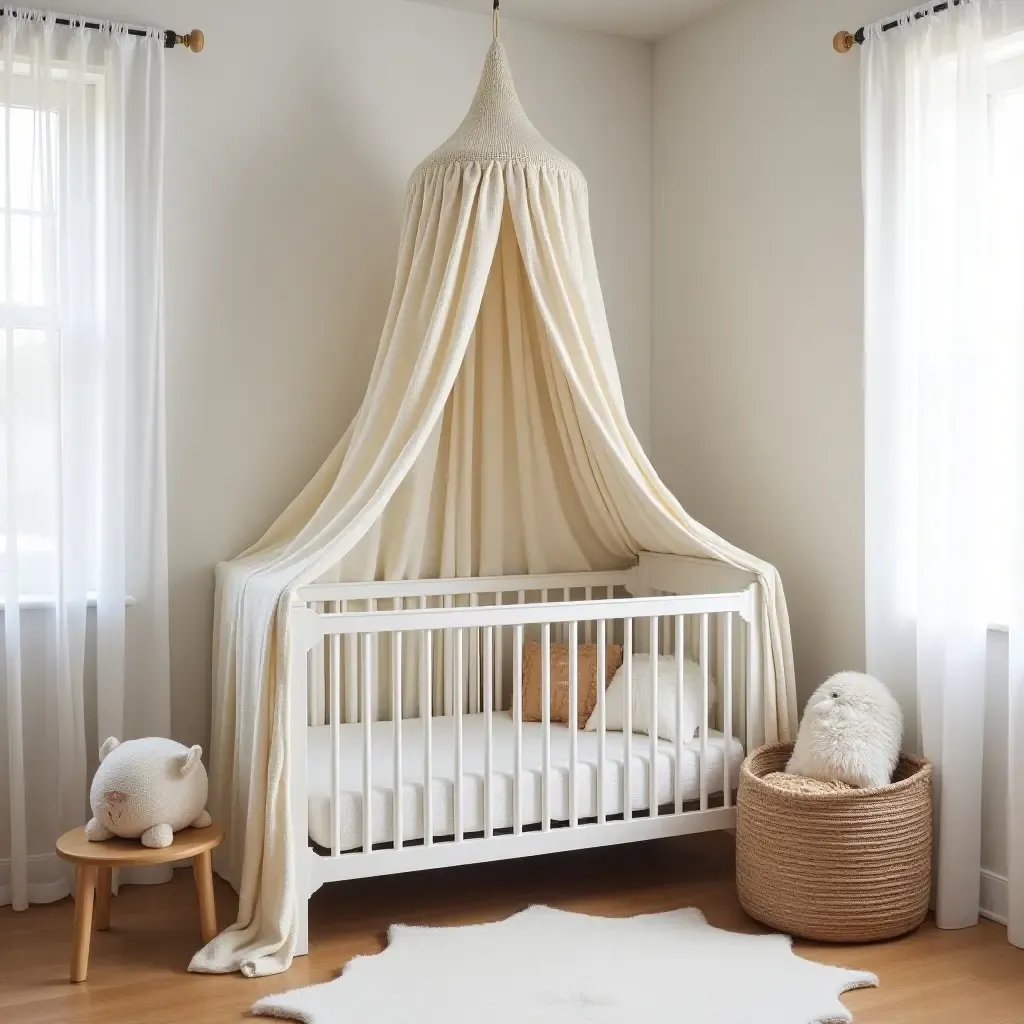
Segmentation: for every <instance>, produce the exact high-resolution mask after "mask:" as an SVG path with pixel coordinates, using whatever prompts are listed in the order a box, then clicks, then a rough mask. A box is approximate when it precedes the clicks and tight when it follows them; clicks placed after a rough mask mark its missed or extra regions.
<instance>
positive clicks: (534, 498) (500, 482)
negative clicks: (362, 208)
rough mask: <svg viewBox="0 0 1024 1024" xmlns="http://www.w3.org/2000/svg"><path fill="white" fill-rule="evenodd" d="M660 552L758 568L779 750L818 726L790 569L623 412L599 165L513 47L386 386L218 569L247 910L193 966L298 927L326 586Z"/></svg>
mask: <svg viewBox="0 0 1024 1024" xmlns="http://www.w3.org/2000/svg"><path fill="white" fill-rule="evenodd" d="M640 551H656V552H667V553H674V554H684V555H693V556H699V557H705V558H708V559H714V560H718V561H721V562H726V563H728V564H730V565H733V566H737V567H739V568H742V569H744V570H748V571H752V572H754V573H756V574H757V576H758V578H759V580H760V583H761V587H762V589H763V593H764V598H765V600H764V602H763V608H764V622H763V626H764V629H763V635H764V637H765V692H764V706H765V722H764V732H765V737H766V739H767V740H768V741H769V742H771V741H776V740H786V739H789V738H791V737H792V736H793V735H794V734H795V729H796V697H795V690H794V683H793V660H792V651H791V643H790V633H789V618H788V614H787V611H786V604H785V598H784V596H783V591H782V584H781V582H780V580H779V576H778V574H777V572H776V571H775V569H774V568H772V566H770V565H768V564H766V563H764V562H761V561H759V560H758V559H756V558H753V557H752V556H750V555H748V554H746V553H744V552H742V551H740V550H739V549H737V548H735V547H733V546H732V545H730V544H728V543H727V542H725V541H724V540H722V539H720V538H719V537H717V536H715V535H714V534H713V533H711V532H710V531H709V530H707V529H705V528H704V527H703V526H701V525H700V524H699V523H696V522H695V521H694V520H693V519H691V518H690V517H689V516H688V515H687V514H686V513H685V512H684V511H683V509H682V508H681V507H680V505H679V503H678V501H676V499H675V498H674V497H673V495H672V494H671V493H670V492H669V490H668V489H667V488H666V487H665V486H664V484H662V482H661V481H660V480H659V479H658V475H657V474H656V473H655V471H654V469H653V467H652V466H651V464H650V462H649V461H648V459H647V456H646V455H645V454H644V452H643V450H642V448H641V447H640V444H639V442H638V441H637V439H636V436H635V435H634V434H633V431H632V429H631V428H630V425H629V421H628V419H627V417H626V409H625V405H624V403H623V399H622V391H621V387H620V383H619V377H618V372H617V370H616V365H615V357H614V354H613V350H612V343H611V338H610V336H609V332H608V324H607V320H606V316H605V308H604V300H603V298H602V295H601V285H600V282H599V280H598V274H597V266H596V264H595V260H594V250H593V244H592V240H591V235H590V218H589V210H588V199H587V185H586V182H585V180H584V178H583V175H582V174H581V173H580V171H579V169H578V168H577V167H576V166H575V165H574V164H573V163H572V162H571V161H569V160H568V159H567V158H566V157H564V156H563V155H562V154H561V153H559V152H558V151H557V150H556V149H554V148H553V147H552V146H551V145H550V144H548V143H547V142H545V140H544V139H543V138H541V136H540V134H539V133H538V132H537V130H536V129H535V128H534V126H533V125H532V124H531V123H530V120H529V119H528V118H527V116H526V114H525V112H524V111H523V108H522V106H521V105H520V102H519V99H518V97H517V95H516V91H515V87H514V85H513V83H512V78H511V74H510V72H509V66H508V59H507V57H506V54H505V50H504V47H503V46H502V45H501V43H500V42H499V41H498V40H497V38H496V39H495V42H494V45H493V46H492V47H491V49H490V52H489V53H488V56H487V61H486V63H485V65H484V70H483V76H482V78H481V80H480V85H479V88H478V89H477V93H476V97H475V98H474V100H473V104H472V107H471V108H470V111H469V114H468V115H467V117H466V119H465V120H464V121H463V123H462V125H461V126H460V128H459V129H458V131H457V132H456V133H455V135H453V136H452V138H451V139H449V140H448V142H446V143H445V144H444V145H443V146H441V148H440V149H438V150H437V151H436V152H434V153H433V154H432V155H431V156H429V157H428V158H427V159H426V160H425V161H424V162H423V163H422V164H421V165H420V166H419V167H418V168H417V169H416V170H415V172H414V173H413V175H412V178H411V180H410V182H409V187H408V196H407V203H406V212H405V223H404V228H403V232H402V242H401V252H400V255H399V261H398V269H397V274H396V280H395V288H394V293H393V297H392V301H391V307H390V310H389V312H388V316H387V321H386V323H385V325H384V331H383V335H382V338H381V342H380V348H379V351H378V354H377V359H376V362H375V365H374V367H373V372H372V374H371V377H370V382H369V386H368V387H367V392H366V397H365V398H364V400H363V403H362V406H361V408H360V409H359V412H358V414H357V415H356V418H355V420H354V421H353V423H352V424H351V426H350V427H349V429H348V431H347V432H346V434H345V436H344V437H343V438H342V439H341V441H340V442H339V443H338V445H337V447H336V448H335V449H334V451H333V452H332V453H331V456H330V457H329V458H328V460H327V462H326V463H325V464H324V465H323V467H322V468H321V469H320V471H319V472H318V473H317V475H316V476H315V477H314V478H313V480H312V481H311V482H310V483H309V484H308V486H307V487H306V488H305V489H304V490H303V491H302V493H301V494H300V495H299V496H298V497H297V498H296V499H295V501H293V502H292V504H291V505H290V506H289V508H288V509H287V510H286V511H285V512H284V514H283V515H282V516H281V517H280V519H278V520H277V522H276V523H274V525H273V526H272V527H271V528H270V530H269V531H268V532H267V533H266V535H265V536H264V537H263V538H262V539H261V540H260V541H259V542H258V543H257V544H256V545H255V546H254V547H252V548H250V549H249V550H248V551H247V552H245V553H244V554H243V555H242V556H241V557H240V558H238V559H236V560H235V561H233V562H229V563H226V564H222V565H220V566H218V569H217V595H216V622H215V627H214V628H215V636H214V693H213V736H212V751H211V755H212V756H211V771H210V777H211V798H210V806H211V809H212V811H213V813H214V815H215V816H216V817H217V818H218V819H219V820H220V821H222V822H223V823H224V824H225V825H226V827H227V842H226V843H225V846H224V848H223V855H222V858H221V860H220V862H219V863H218V870H219V871H220V872H221V873H222V874H224V875H225V876H226V877H227V878H228V880H229V881H230V882H231V883H232V884H233V885H234V886H235V887H236V888H237V889H238V890H239V896H240V902H239V913H238V921H237V923H236V924H235V925H233V926H231V928H229V929H227V930H226V931H225V932H224V933H223V934H222V935H220V936H218V937H217V938H216V939H215V940H214V941H213V942H211V943H210V944H209V945H208V946H207V947H206V948H205V949H203V950H201V951H200V952H199V953H198V954H196V957H195V959H194V960H193V962H192V970H199V971H232V970H239V969H240V970H242V971H244V972H245V973H246V974H250V975H261V974H270V973H274V972H277V971H281V970H284V969H286V968H287V967H288V965H289V964H290V962H291V957H292V952H293V949H294V942H295V929H296V905H297V904H296V898H295V897H296V894H295V871H294V865H293V864H292V863H291V853H290V850H291V844H290V836H289V816H288V808H287V800H288V787H287V779H286V777H285V776H286V768H285V766H286V763H287V758H286V743H287V736H288V731H287V728H286V722H287V707H288V701H287V698H286V689H287V688H286V686H285V685H284V683H285V666H286V665H287V653H288V646H289V635H288V616H287V608H288V606H289V604H290V602H291V600H292V597H293V595H294V593H295V590H296V589H297V588H298V587H300V586H302V585H305V584H308V583H310V582H311V581H315V580H319V579H346V580H372V579H415V578H429V577H438V576H440V577H449V576H453V577H461V576H475V575H503V574H517V573H543V572H556V571H557V572H561V571H576V570H587V569H608V568H615V567H623V566H626V565H628V564H631V563H632V562H633V561H634V560H635V558H636V556H637V553H638V552H640Z"/></svg>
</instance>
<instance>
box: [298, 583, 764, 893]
mask: <svg viewBox="0 0 1024 1024" xmlns="http://www.w3.org/2000/svg"><path fill="white" fill-rule="evenodd" d="M559 579H560V587H559V588H558V589H559V590H560V596H561V597H562V600H555V601H551V600H549V599H547V598H548V596H549V595H548V591H549V589H551V588H548V587H546V586H544V585H543V583H540V584H539V583H538V578H537V577H522V578H508V577H503V578H501V579H500V580H474V581H466V580H457V581H443V580H442V581H429V582H427V583H424V582H422V581H416V582H415V584H407V583H403V584H391V583H388V584H384V583H379V584H338V585H334V584H318V585H316V586H314V587H310V588H306V589H304V590H302V591H300V592H299V594H298V598H299V599H300V603H297V604H296V605H294V606H293V607H292V609H291V611H290V627H291V628H290V636H291V649H290V651H289V666H290V669H289V679H288V683H289V687H290V699H291V704H290V716H291V730H290V744H289V758H290V765H289V768H290V773H289V778H290V790H289V792H290V797H291V800H290V803H291V812H290V813H291V815H292V824H293V830H294V834H295V836H296V837H297V841H300V842H301V849H300V850H297V851H296V852H297V854H298V856H297V858H296V860H297V862H298V864H299V873H300V889H301V890H304V891H305V893H307V894H309V893H312V892H313V891H315V889H316V888H318V887H319V885H321V884H323V883H324V882H325V881H332V880H336V879H343V878H355V877H363V876H368V875H378V874H390V873H394V872H398V871H407V870H418V869H422V868H433V867H442V866H448V865H454V864H466V863H473V862H479V861H487V860H497V859H503V858H507V857H520V856H530V855H532V854H535V853H545V852H551V851H554V850H559V849H570V848H581V847H588V846H599V845H608V844H613V843H620V842H628V841H633V840H638V839H646V838H654V837H658V836H667V835H679V834H683V833H686V832H693V831H704V830H707V829H712V828H725V827H729V826H731V825H732V823H733V821H734V815H735V811H734V808H733V806H732V804H733V791H734V788H735V784H736V781H737V779H736V778H735V775H736V773H735V772H734V771H733V770H732V767H731V765H730V753H731V750H730V743H731V742H732V737H733V736H734V735H735V734H737V733H739V734H740V735H744V739H745V740H747V741H749V738H750V736H751V735H752V733H751V729H750V725H749V723H748V721H747V712H748V708H749V706H750V705H751V703H752V700H754V699H759V698H757V697H756V696H755V695H757V693H758V691H759V690H760V657H761V651H760V643H761V641H760V631H759V627H760V606H759V596H758V593H759V592H758V590H757V587H756V585H752V586H749V587H747V588H746V589H744V590H739V591H734V592H729V593H721V594H705V595H672V594H652V595H651V596H613V595H617V594H619V593H621V592H622V588H623V587H624V586H625V585H626V584H627V583H630V584H631V585H632V586H633V587H634V589H638V588H637V585H636V578H635V576H629V575H628V574H626V573H608V574H602V575H601V576H600V577H598V576H597V575H596V574H580V575H579V577H578V578H577V577H576V576H572V577H560V578H559ZM530 593H532V594H534V595H535V596H536V598H537V599H535V600H532V601H531V600H528V594H530ZM488 595H489V596H488ZM483 601H488V602H490V603H482V602H483ZM388 602H390V607H382V604H385V603H388ZM432 604H433V606H431V605H432ZM410 605H412V606H411V607H410ZM343 609H345V610H343ZM530 638H532V639H534V640H535V641H536V642H538V643H539V644H540V648H541V652H540V666H541V697H540V707H541V722H540V723H539V728H540V731H541V744H540V758H539V760H540V763H539V766H533V767H528V766H527V765H526V764H525V763H524V736H525V735H526V732H527V729H528V728H530V729H536V727H537V726H536V725H534V724H532V723H524V720H523V692H522V686H523V651H524V645H525V643H526V641H527V639H530ZM613 642H614V643H616V644H620V645H621V646H622V658H623V666H624V673H623V674H624V677H625V695H624V701H623V705H622V708H623V714H624V719H625V720H624V723H623V727H622V729H621V731H619V730H617V731H616V732H615V733H613V732H612V731H611V730H610V729H609V727H608V713H609V708H608V698H607V694H606V693H605V689H604V686H603V685H598V686H597V691H596V696H597V706H596V708H595V714H596V717H597V727H596V733H597V735H596V741H595V742H596V751H597V753H596V764H594V763H593V760H591V761H589V762H587V763H583V762H582V761H581V757H580V744H581V737H582V733H581V731H580V728H579V725H578V711H579V707H578V684H579V673H580V665H579V658H578V654H577V650H578V644H579V643H592V644H594V645H595V646H596V659H597V670H596V678H597V679H598V680H604V679H605V678H606V677H607V671H606V670H607V667H608V666H607V663H606V655H607V651H608V649H609V648H608V645H609V644H611V643H613ZM557 643H562V644H565V645H566V648H567V658H568V675H569V682H568V712H567V718H568V722H567V724H566V725H565V726H558V728H559V729H560V730H563V732H560V733H559V737H560V740H559V742H560V744H561V743H562V739H561V737H562V736H563V734H564V730H567V731H568V737H567V741H565V743H564V744H563V745H562V746H560V747H559V751H558V758H565V760H566V763H565V764H564V767H563V766H562V764H561V762H559V765H556V764H555V760H556V758H555V750H554V747H553V740H552V737H553V723H552V720H551V700H550V694H551V687H552V678H551V652H552V649H553V647H554V645H555V644H557ZM691 651H692V653H693V657H694V660H696V661H697V663H698V665H699V666H700V690H701V693H700V714H699V737H698V739H697V741H695V742H696V744H697V745H698V746H699V759H698V760H699V788H698V790H697V792H696V794H694V795H691V797H690V798H687V796H686V793H685V792H684V784H683V778H682V776H683V771H682V766H683V763H684V748H685V747H686V746H687V744H688V743H690V742H691V738H687V737H685V736H684V728H683V718H684V706H685V699H684V689H685V680H684V658H683V654H684V653H686V654H687V655H689V653H690V652H691ZM639 654H648V655H649V656H650V658H651V661H652V662H654V663H656V661H657V656H658V655H659V654H667V655H675V659H676V660H675V664H676V672H675V680H674V687H675V692H674V700H675V714H676V719H675V725H676V728H675V740H674V745H673V746H671V747H666V745H665V741H660V740H659V738H658V732H659V710H660V709H659V698H658V689H659V688H658V687H657V686H654V687H652V695H653V696H652V700H651V701H650V704H649V707H648V709H647V714H648V718H647V721H646V722H643V723H635V722H633V721H632V712H633V692H632V691H633V686H634V677H633V668H634V663H635V660H636V658H637V656H638V655H639ZM734 662H738V663H739V664H740V666H741V671H740V673H739V674H737V673H736V672H734ZM713 663H714V664H715V665H716V668H717V672H716V680H717V683H718V686H719V688H720V689H719V701H718V704H717V707H716V708H714V709H713V708H712V701H711V696H710V695H711V679H712V665H713ZM737 679H739V680H741V683H740V686H739V688H738V690H737V692H735V693H734V690H735V689H736V686H735V683H736V681H737ZM320 689H322V691H323V693H324V695H325V696H324V700H325V704H326V706H325V708H324V713H323V716H322V720H323V723H324V724H325V725H326V726H327V728H328V731H329V740H330V766H331V768H330V771H331V781H330V800H329V806H330V837H329V844H327V843H324V845H323V846H322V847H316V848H314V847H313V846H309V845H307V844H306V842H305V837H306V836H307V835H308V834H309V803H308V801H309V794H308V791H307V776H306V767H307V766H306V758H307V737H308V732H307V721H308V715H309V695H310V693H311V692H314V691H315V692H319V691H320ZM439 705H440V706H439ZM439 712H442V714H439ZM713 712H714V714H715V715H716V716H717V725H718V726H719V727H720V729H721V732H722V734H723V735H724V740H723V741H722V742H723V755H722V758H723V766H722V777H721V784H720V785H719V783H718V782H716V783H715V791H714V793H713V792H712V788H711V785H710V782H709V768H708V764H709V759H708V749H709V748H708V744H709V730H710V728H711V726H712V715H713ZM467 715H473V716H474V718H473V726H474V728H475V729H478V728H480V727H481V722H482V744H481V746H482V763H481V764H479V765H478V764H477V763H476V761H475V760H474V761H473V766H471V767H469V768H467V763H468V762H467V758H468V757H469V754H470V749H469V744H468V742H467V738H466V728H467V721H468V719H467ZM499 716H500V717H499ZM509 719H511V730H512V747H513V754H512V767H511V770H510V771H509V772H506V773H501V772H499V771H497V770H496V767H495V765H496V750H497V749H498V746H497V742H496V732H495V730H496V726H497V725H498V724H500V725H501V726H502V728H503V729H506V730H507V728H508V722H509ZM441 727H443V728H444V737H443V738H447V737H450V736H453V741H452V742H453V743H454V777H453V778H452V779H451V780H448V781H450V782H451V798H450V802H448V800H447V796H446V790H445V789H444V785H443V784H444V783H445V781H446V780H445V779H443V778H442V776H441V772H442V771H443V770H445V769H444V768H443V766H442V767H441V768H439V761H438V758H439V748H438V745H437V743H438V736H439V730H440V729H441ZM641 728H642V731H643V732H645V733H646V735H634V729H641ZM343 730H344V731H345V741H344V742H346V743H352V742H356V743H358V745H359V746H360V748H361V750H360V754H361V777H360V780H359V787H358V793H357V794H353V793H351V792H349V793H348V794H347V798H348V799H351V800H355V797H356V796H358V813H355V812H354V811H351V807H350V812H351V813H350V814H349V816H348V818H347V819H346V820H347V821H348V822H349V827H350V828H351V823H352V821H353V820H358V821H359V822H360V824H361V838H360V845H359V846H358V848H353V846H354V844H353V843H352V842H348V843H346V841H345V840H344V837H343V835H342V800H343V795H344V794H343V786H342V763H343V758H344V756H345V755H346V754H347V755H348V756H349V757H351V751H350V750H347V749H345V748H343V736H342V733H343ZM382 730H383V731H382ZM413 732H415V736H413V737H412V738H413V739H416V738H418V739H419V742H420V745H421V747H422V751H421V756H415V757H410V756H409V753H408V752H409V750H410V749H412V748H411V747H407V745H406V743H404V742H403V740H404V738H405V737H406V736H407V735H409V736H412V733H413ZM620 733H621V735H620ZM474 735H478V733H474ZM503 735H505V736H507V732H506V733H504V734H503ZM530 735H531V736H533V737H535V736H536V733H535V732H531V733H530ZM382 736H383V737H384V739H385V740H386V741H387V742H389V743H390V744H391V757H390V759H389V760H388V762H387V763H388V768H387V770H386V772H385V774H388V775H390V780H389V779H387V778H385V779H383V780H382V779H377V780H376V782H375V777H374V776H375V772H377V773H378V774H380V773H382V768H381V762H380V760H379V759H377V760H375V758H374V745H375V743H376V742H380V738H381V737H382ZM353 737H358V739H356V740H354V739H353ZM613 739H614V741H615V742H614V744H613V743H612V740H613ZM410 742H412V740H410ZM446 742H447V739H446ZM613 745H614V746H615V749H616V751H617V754H616V755H615V757H613V756H612V754H611V749H612V747H613ZM504 749H505V750H507V747H506V748H504ZM474 750H475V751H476V752H475V753H473V758H474V759H475V758H476V757H477V753H478V748H474ZM669 754H671V757H672V759H673V761H672V763H673V764H674V768H673V769H672V771H673V773H674V774H673V777H672V782H671V786H670V791H669V793H668V794H667V796H666V793H665V792H663V791H662V790H661V789H660V787H659V783H660V780H661V778H662V775H661V774H660V773H659V764H664V763H665V761H664V759H665V758H666V757H667V756H669ZM690 756H692V748H691V755H690ZM644 759H646V768H645V766H644ZM659 759H661V760H659ZM645 770H646V772H647V785H646V786H643V785H642V783H641V777H640V776H637V775H636V773H637V772H641V773H642V772H643V771H645ZM588 773H589V774H588ZM585 775H586V778H584V776H585ZM508 776H510V777H511V781H510V785H509V778H508ZM563 778H564V780H565V787H566V793H567V795H566V797H565V798H564V799H563V797H562V796H561V795H558V796H557V799H556V783H557V786H558V787H559V788H558V794H561V793H562V789H561V788H560V787H561V786H562V781H561V780H562V779H563ZM389 781H390V786H389V785H388V782H389ZM581 781H583V782H585V783H586V785H581ZM538 783H539V787H540V796H539V801H538V800H536V799H535V797H536V785H537V784H538ZM591 783H593V787H594V788H593V789H592V790H591V789H589V788H588V786H589V785H590V784H591ZM634 783H635V784H634ZM439 787H440V795H439ZM530 787H533V788H530ZM410 790H411V791H412V794H413V795H409V791H410ZM388 793H390V797H389V798H390V800H391V806H390V811H388V808H387V805H386V799H387V798H388V796H387V794H388ZM479 793H482V815H481V817H480V818H479V819H476V818H473V819H471V818H470V817H469V816H468V812H467V794H471V795H473V797H474V799H476V795H477V794H479ZM501 793H504V794H505V795H506V796H507V795H508V794H509V793H510V794H511V809H510V810H509V807H508V804H507V802H500V801H499V800H498V799H497V795H500V794H501ZM590 793H594V794H596V796H595V797H594V799H590V797H589V796H587V798H586V803H584V799H583V796H582V795H581V794H590ZM609 793H611V794H612V795H613V796H614V798H615V800H616V801H618V802H617V803H615V802H613V801H611V800H609V799H606V797H607V794H609ZM527 796H529V803H530V806H531V810H530V812H529V814H527V812H526V805H527V802H528V801H527ZM713 796H714V800H712V797H713ZM413 797H415V799H414V798H413ZM499 804H500V808H501V810H502V815H504V816H501V817H499V816H498V809H499ZM538 804H539V813H538V811H537V806H538ZM349 806H350V805H349V804H346V807H349ZM352 806H355V804H352ZM449 806H450V808H451V820H449ZM474 806H477V805H476V804H474ZM410 807H412V808H414V813H413V814H412V818H411V819H410V816H409V812H410ZM375 811H376V812H377V813H376V815H375ZM353 814H354V815H355V817H354V818H353ZM382 821H384V822H385V824H384V825H382ZM320 842H322V843H323V842H324V840H323V839H322V838H321V840H320Z"/></svg>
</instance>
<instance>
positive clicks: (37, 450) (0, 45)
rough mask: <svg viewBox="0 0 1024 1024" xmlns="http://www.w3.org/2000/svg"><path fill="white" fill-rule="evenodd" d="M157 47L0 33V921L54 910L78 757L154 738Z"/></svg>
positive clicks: (158, 466) (160, 603) (63, 883)
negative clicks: (113, 743)
mask: <svg viewBox="0 0 1024 1024" xmlns="http://www.w3.org/2000/svg"><path fill="white" fill-rule="evenodd" d="M163 58H164V54H163V48H162V45H161V38H160V35H159V33H157V32H153V33H152V34H150V35H149V36H147V37H140V38H136V37H133V36H130V35H128V34H127V32H126V31H125V29H124V27H122V26H116V25H106V26H104V27H103V28H102V29H101V30H100V31H88V30H86V29H85V28H84V27H81V26H77V25H76V26H72V27H61V26H58V25H56V24H55V22H54V18H53V16H52V15H46V14H40V13H38V12H11V11H8V13H7V15H6V16H4V17H2V18H0V496H2V500H0V600H2V608H0V614H2V615H3V636H2V639H3V645H4V646H3V656H2V659H0V672H2V674H3V681H2V685H0V712H2V722H3V728H2V730H0V904H2V903H8V902H9V903H12V904H13V905H14V907H15V908H16V909H22V908H24V907H26V906H27V905H28V904H29V903H30V902H41V901H47V900H52V899H59V898H61V897H62V896H64V895H65V894H66V893H67V892H68V891H69V886H68V878H67V876H66V874H65V873H64V871H63V870H62V868H61V866H60V864H59V863H58V862H57V861H56V860H55V858H54V857H53V856H52V854H53V843H54V840H55V839H56V838H57V836H58V835H60V834H61V832H63V831H65V830H66V829H68V828H72V827H74V826H76V825H81V824H83V823H84V821H85V820H86V812H87V807H88V805H87V793H88V781H89V772H90V769H91V767H92V766H93V765H94V764H95V759H96V751H97V748H98V743H99V742H100V741H101V740H102V739H103V738H105V737H106V736H108V735H116V736H119V737H125V736H135V735H139V734H142V735H146V734H162V735H166V734H167V732H168V729H169V725H170V722H169V719H170V696H169V682H168V651H167V647H168V640H167V564H166V563H167V559H166V524H165V496H164V490H165V471H164V405H163V376H164V364H163V324H162V283H161V250H162V240H161V217H162V208H161V206H162V203H161V187H162V180H161V178H162V160H163V130H164V129H163V94H164V72H163Z"/></svg>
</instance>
